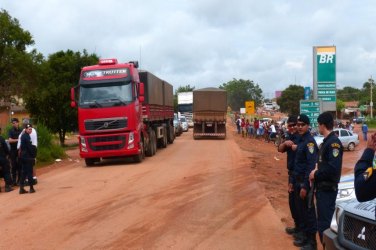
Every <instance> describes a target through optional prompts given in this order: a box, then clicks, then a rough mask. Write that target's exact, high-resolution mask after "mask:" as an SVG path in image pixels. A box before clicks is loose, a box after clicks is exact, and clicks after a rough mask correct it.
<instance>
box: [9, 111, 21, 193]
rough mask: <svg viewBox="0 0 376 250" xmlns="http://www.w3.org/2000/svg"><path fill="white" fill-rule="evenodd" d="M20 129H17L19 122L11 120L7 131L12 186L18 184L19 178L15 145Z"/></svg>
mask: <svg viewBox="0 0 376 250" xmlns="http://www.w3.org/2000/svg"><path fill="white" fill-rule="evenodd" d="M21 132H22V129H20V127H19V121H18V119H17V118H13V119H12V128H11V129H10V130H9V133H8V135H9V139H8V142H9V145H10V160H11V163H12V171H11V172H12V181H13V185H14V186H17V185H18V184H19V182H20V178H21V164H20V161H19V159H18V150H17V143H18V137H19V135H20V133H21Z"/></svg>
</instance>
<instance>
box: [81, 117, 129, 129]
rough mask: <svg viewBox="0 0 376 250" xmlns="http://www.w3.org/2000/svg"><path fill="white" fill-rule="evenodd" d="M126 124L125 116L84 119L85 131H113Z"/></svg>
mask: <svg viewBox="0 0 376 250" xmlns="http://www.w3.org/2000/svg"><path fill="white" fill-rule="evenodd" d="M127 126H128V119H127V118H124V117H123V118H111V119H96V120H85V130H86V131H91V132H95V131H101V132H102V131H104V130H105V131H114V130H120V129H124V128H126V127H127Z"/></svg>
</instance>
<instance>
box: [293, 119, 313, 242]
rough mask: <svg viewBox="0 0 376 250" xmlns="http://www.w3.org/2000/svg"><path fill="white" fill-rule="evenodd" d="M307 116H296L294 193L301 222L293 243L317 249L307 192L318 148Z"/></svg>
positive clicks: (311, 210)
mask: <svg viewBox="0 0 376 250" xmlns="http://www.w3.org/2000/svg"><path fill="white" fill-rule="evenodd" d="M309 124H310V121H309V118H308V116H307V115H305V114H300V115H299V116H298V122H297V124H296V125H297V129H298V133H299V135H300V137H299V140H298V144H297V145H296V146H295V147H293V149H294V148H295V149H296V157H295V165H294V171H293V175H294V180H295V183H294V193H295V201H296V208H297V211H298V214H299V215H298V216H299V218H302V219H301V223H302V229H303V230H302V231H303V234H302V237H300V238H298V239H296V240H295V241H294V245H295V246H298V247H302V249H304V250H306V249H317V242H316V232H317V221H316V211H315V210H316V209H315V206H314V204H313V205H312V206H308V200H309V199H308V194H309V192H310V189H311V187H310V183H309V174H310V173H311V171H312V170H313V169H315V165H316V162H317V153H318V148H317V144H316V141H315V139H314V138H313V137H312V135H311V133H310V132H309Z"/></svg>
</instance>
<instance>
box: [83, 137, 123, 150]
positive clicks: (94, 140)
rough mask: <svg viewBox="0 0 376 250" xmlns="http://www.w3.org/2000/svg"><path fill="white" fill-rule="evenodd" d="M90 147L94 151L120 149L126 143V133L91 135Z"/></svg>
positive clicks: (89, 139)
mask: <svg viewBox="0 0 376 250" xmlns="http://www.w3.org/2000/svg"><path fill="white" fill-rule="evenodd" d="M88 142H89V147H90V149H91V150H93V151H106V150H120V149H122V148H124V146H125V143H126V136H125V135H113V136H101V137H89V138H88Z"/></svg>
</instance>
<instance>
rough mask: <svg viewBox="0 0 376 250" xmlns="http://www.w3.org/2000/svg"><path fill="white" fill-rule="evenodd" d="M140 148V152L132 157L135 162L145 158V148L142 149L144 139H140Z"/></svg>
mask: <svg viewBox="0 0 376 250" xmlns="http://www.w3.org/2000/svg"><path fill="white" fill-rule="evenodd" d="M140 149H141V152H140V153H139V154H138V155H136V156H134V157H133V159H134V161H135V162H136V163H140V162H142V160H143V159H144V158H145V149H144V141H143V140H141V141H140Z"/></svg>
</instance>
